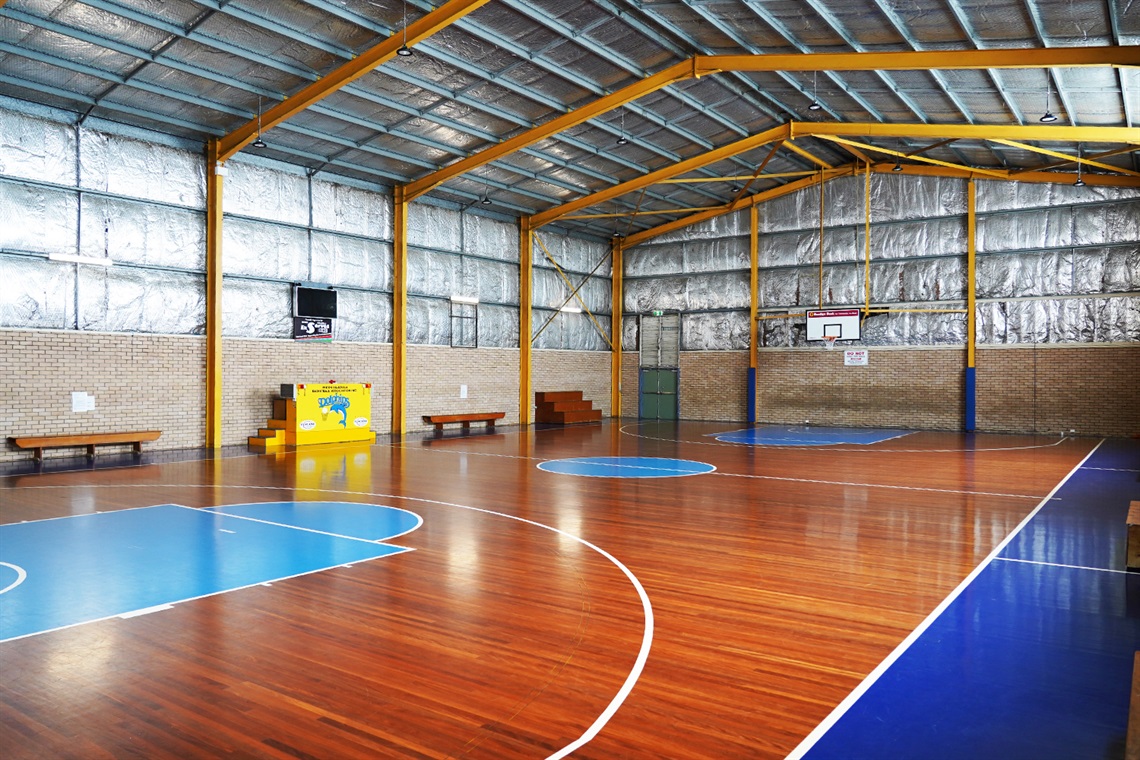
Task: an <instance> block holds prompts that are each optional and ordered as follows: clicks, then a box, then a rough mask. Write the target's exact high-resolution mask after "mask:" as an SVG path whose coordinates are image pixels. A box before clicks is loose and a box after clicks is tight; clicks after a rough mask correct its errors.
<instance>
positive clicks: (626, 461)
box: [538, 457, 716, 478]
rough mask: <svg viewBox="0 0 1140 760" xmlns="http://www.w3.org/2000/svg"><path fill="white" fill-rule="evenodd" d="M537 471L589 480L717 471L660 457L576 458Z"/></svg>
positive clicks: (696, 463)
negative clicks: (577, 476) (582, 477)
mask: <svg viewBox="0 0 1140 760" xmlns="http://www.w3.org/2000/svg"><path fill="white" fill-rule="evenodd" d="M538 469H540V470H544V471H546V472H556V473H560V474H562V475H581V476H584V477H588V478H678V477H683V476H685V475H702V474H704V473H706V472H713V471H714V470H716V467H714V466H712V465H711V464H706V463H704V462H693V461H691V460H688V459H663V458H659V457H576V458H574V459H552V460H550V461H548V462H542V463H541V464H539V465H538Z"/></svg>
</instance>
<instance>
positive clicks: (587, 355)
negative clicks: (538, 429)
mask: <svg viewBox="0 0 1140 760" xmlns="http://www.w3.org/2000/svg"><path fill="white" fill-rule="evenodd" d="M610 356H611V354H610V352H609V351H555V350H542V351H532V352H531V355H530V387H531V388H532V389H533V390H534V391H535V392H536V393H537V392H538V391H582V397H583V398H585V399H586V400H587V401H592V402H594V408H595V409H601V410H602V416H603V417H609V416H610V407H611V399H610ZM531 403H532V404H533V403H534V399H533V398H532V399H531ZM531 419H533V417H532V418H531Z"/></svg>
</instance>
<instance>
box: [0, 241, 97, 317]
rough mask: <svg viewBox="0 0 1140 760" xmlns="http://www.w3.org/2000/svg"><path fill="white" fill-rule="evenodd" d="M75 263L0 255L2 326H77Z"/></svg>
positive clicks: (0, 315) (76, 267)
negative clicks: (2, 282) (2, 283)
mask: <svg viewBox="0 0 1140 760" xmlns="http://www.w3.org/2000/svg"><path fill="white" fill-rule="evenodd" d="M78 268H79V267H78V266H77V265H75V264H65V263H62V262H57V261H48V260H47V259H43V258H39V257H36V258H32V257H30V256H29V257H24V256H12V255H5V254H3V253H0V270H2V271H3V272H4V280H5V282H4V287H2V288H0V327H31V328H42V329H54V330H66V329H72V328H74V327H75V295H74V294H75V278H76V270H77V269H78Z"/></svg>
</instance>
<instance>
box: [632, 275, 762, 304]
mask: <svg viewBox="0 0 1140 760" xmlns="http://www.w3.org/2000/svg"><path fill="white" fill-rule="evenodd" d="M624 290H625V310H626V311H630V312H636V313H639V314H640V313H644V312H647V311H653V310H654V309H668V310H677V311H694V310H701V309H723V308H744V309H747V308H748V304H749V301H750V292H751V290H750V285H749V278H748V273H747V272H726V273H722V274H714V275H684V276H680V277H659V278H652V279H638V280H626V281H625V284H624Z"/></svg>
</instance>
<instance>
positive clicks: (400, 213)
mask: <svg viewBox="0 0 1140 760" xmlns="http://www.w3.org/2000/svg"><path fill="white" fill-rule="evenodd" d="M392 211H393V214H392V217H393V218H392V222H393V223H392V228H393V229H392V233H393V234H392V432H393V433H394V434H395V435H403V434H404V431H405V430H406V429H407V424H408V423H407V398H406V395H407V391H408V201H407V200H406V199H405V198H404V188H402V187H400V186H399V185H397V186H396V187H394V188H393V197H392Z"/></svg>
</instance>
